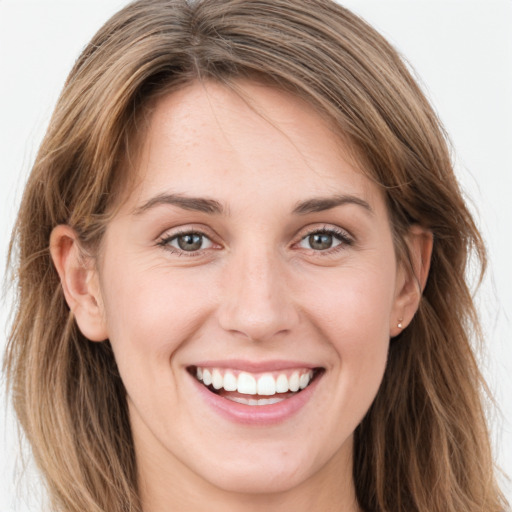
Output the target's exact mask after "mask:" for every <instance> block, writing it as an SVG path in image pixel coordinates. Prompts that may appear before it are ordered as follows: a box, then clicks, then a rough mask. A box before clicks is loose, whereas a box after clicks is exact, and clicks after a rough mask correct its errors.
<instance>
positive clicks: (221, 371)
mask: <svg viewBox="0 0 512 512" xmlns="http://www.w3.org/2000/svg"><path fill="white" fill-rule="evenodd" d="M188 371H189V373H190V374H191V375H193V376H194V377H195V378H196V379H197V380H198V381H199V382H200V383H201V384H203V386H205V387H206V388H207V389H208V390H209V391H211V392H212V393H214V394H216V395H218V396H221V397H222V398H225V399H227V400H231V401H233V402H237V403H240V404H245V405H252V406H262V405H272V404H277V403H279V402H282V401H284V400H287V399H289V398H292V397H293V396H295V395H297V394H298V393H300V392H301V391H302V390H304V389H306V388H307V387H308V386H309V385H310V384H311V383H312V382H313V381H314V380H315V379H316V378H317V377H318V376H319V375H320V373H322V372H323V369H322V368H314V369H311V368H302V369H295V370H286V371H284V370H283V371H277V372H264V373H250V372H246V371H240V370H232V369H225V368H205V367H200V366H191V367H189V368H188Z"/></svg>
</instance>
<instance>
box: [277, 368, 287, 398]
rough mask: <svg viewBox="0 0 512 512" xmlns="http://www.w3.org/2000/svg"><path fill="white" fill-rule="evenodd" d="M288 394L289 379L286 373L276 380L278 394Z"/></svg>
mask: <svg viewBox="0 0 512 512" xmlns="http://www.w3.org/2000/svg"><path fill="white" fill-rule="evenodd" d="M287 392H288V378H287V377H286V375H285V374H284V373H281V375H279V377H277V380H276V393H287Z"/></svg>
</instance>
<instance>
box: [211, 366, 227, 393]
mask: <svg viewBox="0 0 512 512" xmlns="http://www.w3.org/2000/svg"><path fill="white" fill-rule="evenodd" d="M212 386H213V387H214V388H215V389H220V388H222V387H223V386H224V379H223V377H222V374H221V373H220V372H219V370H217V369H215V370H213V372H212Z"/></svg>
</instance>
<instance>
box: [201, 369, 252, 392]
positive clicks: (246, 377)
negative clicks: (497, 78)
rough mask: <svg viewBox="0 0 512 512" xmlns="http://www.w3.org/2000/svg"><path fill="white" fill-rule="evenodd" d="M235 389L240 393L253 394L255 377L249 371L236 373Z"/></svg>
mask: <svg viewBox="0 0 512 512" xmlns="http://www.w3.org/2000/svg"><path fill="white" fill-rule="evenodd" d="M203 382H204V381H203ZM237 391H238V392H239V393H242V395H255V394H256V379H255V378H254V377H253V376H252V375H251V374H250V373H246V372H240V374H239V375H238V386H237Z"/></svg>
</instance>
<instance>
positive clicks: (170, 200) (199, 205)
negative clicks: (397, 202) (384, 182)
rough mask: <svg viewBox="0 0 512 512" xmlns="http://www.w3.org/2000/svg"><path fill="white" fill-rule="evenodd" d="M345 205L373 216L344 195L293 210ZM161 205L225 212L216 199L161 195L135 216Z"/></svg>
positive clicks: (309, 202)
mask: <svg viewBox="0 0 512 512" xmlns="http://www.w3.org/2000/svg"><path fill="white" fill-rule="evenodd" d="M345 204H355V205H357V206H361V207H362V208H364V209H365V210H367V211H368V212H369V213H372V214H373V209H372V207H371V206H370V204H369V203H368V202H366V201H365V200H364V199H361V198H360V197H357V196H353V195H348V194H343V195H334V196H330V197H317V198H312V199H307V200H306V201H301V202H299V203H297V205H296V206H295V208H294V209H293V213H294V214H296V215H306V214H308V213H317V212H323V211H326V210H330V209H332V208H336V207H337V206H343V205H345ZM161 205H172V206H178V207H179V208H183V209H184V210H190V211H196V212H202V213H207V214H210V215H213V214H216V215H221V214H223V213H224V212H225V209H224V207H223V206H222V204H221V203H219V202H218V201H216V200H215V199H207V198H204V197H189V196H184V195H182V194H159V195H157V196H155V197H152V198H151V199H149V200H147V201H146V202H145V203H144V204H142V205H141V206H138V207H137V208H135V209H134V210H133V214H134V215H141V214H142V213H144V212H146V211H148V210H150V209H152V208H155V207H157V206H161Z"/></svg>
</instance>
